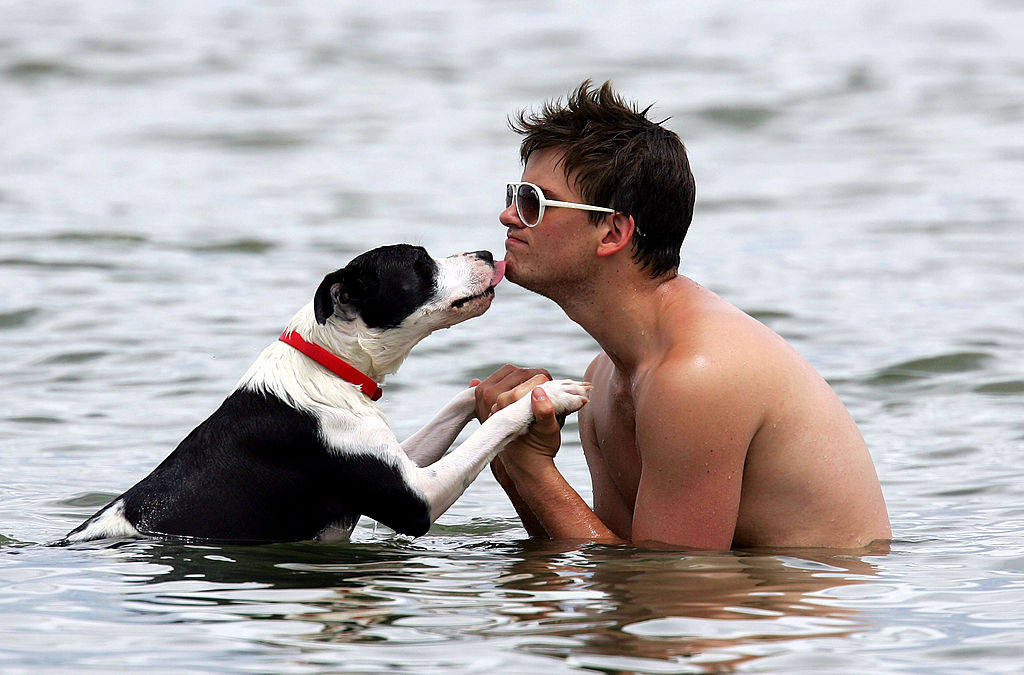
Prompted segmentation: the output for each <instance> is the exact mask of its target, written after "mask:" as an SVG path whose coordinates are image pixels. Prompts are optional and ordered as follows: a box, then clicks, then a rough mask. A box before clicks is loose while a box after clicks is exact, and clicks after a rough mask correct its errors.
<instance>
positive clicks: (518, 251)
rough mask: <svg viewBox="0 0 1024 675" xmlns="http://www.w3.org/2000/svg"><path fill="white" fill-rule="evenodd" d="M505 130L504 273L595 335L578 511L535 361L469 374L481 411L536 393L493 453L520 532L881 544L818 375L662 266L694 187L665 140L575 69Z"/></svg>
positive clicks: (873, 499) (620, 538) (879, 506)
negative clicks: (508, 156) (522, 431)
mask: <svg viewBox="0 0 1024 675" xmlns="http://www.w3.org/2000/svg"><path fill="white" fill-rule="evenodd" d="M513 128H514V130H515V131H517V132H518V133H520V134H522V135H523V142H522V146H521V156H522V159H523V162H524V165H525V169H524V171H523V177H522V180H523V182H524V183H528V184H525V185H524V184H522V183H520V184H512V185H511V186H510V187H509V192H508V195H507V197H506V202H507V204H506V208H505V210H504V211H503V212H502V213H501V216H500V220H501V223H502V224H503V225H504V226H505V227H506V228H508V233H507V234H508V238H507V239H506V242H505V249H506V258H505V261H506V268H505V276H506V277H507V278H508V279H509V280H511V281H512V282H514V283H516V284H519V285H520V286H523V287H525V288H528V289H530V290H532V291H534V292H537V293H540V294H542V295H544V296H546V297H548V298H551V299H552V300H554V301H555V302H556V303H558V305H560V306H561V307H562V309H563V310H564V311H565V313H566V314H567V315H568V316H569V318H571V319H572V320H573V321H575V322H577V323H578V324H580V325H581V326H582V327H583V328H584V329H585V330H586V331H587V332H588V333H589V334H590V335H592V336H593V337H594V338H595V339H596V340H597V342H598V343H599V344H600V346H601V348H602V349H603V351H602V352H601V354H599V355H598V356H597V358H595V359H594V361H593V363H591V365H590V367H589V368H588V370H587V373H586V379H587V380H588V381H589V382H591V383H593V391H592V392H591V400H590V403H589V404H588V405H586V406H585V407H584V408H583V410H582V411H580V418H579V425H580V437H581V440H582V443H583V449H584V453H585V455H586V459H587V464H588V465H589V467H590V474H591V478H592V481H593V493H594V506H593V509H591V507H590V506H588V505H587V504H586V502H585V501H584V500H583V499H582V498H581V497H580V496H579V494H578V493H577V492H576V491H575V490H574V489H573V488H572V487H571V486H570V485H569V484H568V483H567V482H566V480H565V478H564V477H563V476H562V475H561V473H560V472H559V471H558V469H557V468H556V467H555V464H554V461H553V458H554V456H555V454H556V452H557V451H558V447H559V443H560V426H559V422H558V420H556V419H555V416H554V414H553V411H552V407H551V405H550V403H549V402H548V401H547V400H546V399H545V398H544V393H543V390H541V389H537V388H536V386H537V384H538V383H540V382H542V381H543V380H545V379H547V378H548V377H550V376H549V375H548V374H547V372H546V371H543V370H538V369H521V368H516V367H513V366H505V367H504V368H501V369H499V370H498V371H496V372H495V373H494V374H492V375H491V376H490V377H488V378H487V379H486V380H484V381H483V382H482V383H480V384H479V385H478V387H477V416H478V417H479V418H480V419H485V418H486V417H487V416H488V415H489V414H490V413H491V412H492V411H493V410H496V409H499V408H501V407H504V406H505V405H507V404H508V403H510V402H511V401H513V400H516V399H517V398H520V397H522V396H525V395H530V396H532V403H533V408H534V412H535V414H536V417H537V421H536V422H535V423H534V424H533V426H532V427H531V431H530V433H529V434H527V435H526V436H524V437H522V438H521V439H519V440H518V441H516V442H514V443H513V444H512V445H510V446H509V448H507V449H506V450H505V451H504V452H503V453H502V454H501V455H500V456H499V458H498V459H496V460H495V461H494V463H493V464H492V470H493V472H494V474H495V476H496V477H497V478H498V481H499V482H500V484H501V485H502V487H503V488H504V490H505V492H506V493H507V494H508V496H509V498H510V499H511V501H512V503H513V505H514V506H515V507H516V510H517V512H518V513H519V515H520V517H521V519H522V521H523V524H524V526H525V527H526V529H527V531H528V532H529V533H530V534H531V535H533V536H538V537H549V538H552V539H579V540H592V541H598V542H608V543H616V542H618V543H622V542H631V543H633V544H635V545H639V546H656V547H674V548H698V549H713V550H726V549H730V548H749V547H764V546H770V547H789V546H794V547H832V548H861V547H864V546H866V545H868V544H870V543H871V542H873V541H876V540H885V539H888V538H889V537H890V536H891V531H890V528H889V518H888V514H887V512H886V508H885V502H884V500H883V497H882V491H881V487H880V486H879V482H878V477H877V475H876V473H875V469H874V465H873V464H872V461H871V456H870V455H869V453H868V449H867V447H866V446H865V443H864V440H863V438H862V437H861V434H860V432H859V431H858V430H857V426H856V424H855V423H854V421H853V419H852V418H851V416H850V414H849V413H848V412H847V410H846V408H845V407H844V406H843V404H842V403H841V402H840V400H839V399H838V397H837V396H836V395H835V393H834V392H833V391H832V389H831V388H830V387H829V386H828V384H827V383H826V382H825V381H824V380H823V379H822V378H821V376H819V375H818V373H817V372H815V370H814V368H812V367H811V366H810V365H809V364H808V363H807V362H806V361H805V360H804V359H803V358H801V357H800V355H799V354H797V352H796V351H795V350H794V349H793V348H792V347H790V346H789V345H788V344H787V343H786V342H785V341H784V340H783V339H782V338H781V337H779V336H778V335H777V334H775V333H774V332H772V331H771V330H769V329H768V328H767V327H766V326H764V325H763V324H761V323H759V322H758V321H756V320H755V319H753V318H752V317H750V316H748V315H747V314H744V313H743V312H742V311H740V310H739V309H737V308H736V307H734V306H732V305H731V304H729V303H728V302H726V301H725V300H723V299H722V298H720V297H718V296H717V295H715V294H714V293H712V292H711V291H709V290H707V289H705V288H703V287H701V286H700V285H698V284H697V283H695V282H693V281H691V280H690V279H688V278H686V277H684V276H682V275H680V274H678V272H677V267H678V265H679V249H680V246H681V245H682V241H683V237H684V236H685V234H686V230H687V228H688V226H689V224H690V220H691V218H692V215H693V200H694V183H693V176H692V174H691V172H690V168H689V163H688V161H687V158H686V151H685V149H684V147H683V144H682V143H681V141H680V140H679V138H678V136H676V134H675V133H673V132H671V131H669V130H668V129H665V128H663V127H662V126H661V125H660V124H657V123H654V122H652V121H650V120H648V119H647V117H646V110H644V111H638V110H637V109H636V107H635V106H633V105H631V104H629V103H627V102H625V101H623V100H622V99H621V98H620V97H619V96H618V95H617V94H615V92H614V91H613V90H612V89H611V87H610V84H608V83H605V85H604V86H603V87H601V88H600V89H595V88H592V87H591V86H590V83H589V82H584V83H583V85H581V87H580V88H579V89H578V90H576V91H575V92H574V93H573V94H572V95H571V96H570V97H569V99H568V101H566V103H565V104H564V105H563V104H561V103H560V102H557V101H556V102H552V103H548V104H547V105H546V106H545V107H544V108H543V109H542V110H541V111H540V112H539V113H536V114H531V115H526V114H525V113H524V114H520V115H519V117H518V118H517V119H516V120H514V122H513ZM535 186H536V187H535ZM536 188H540V190H542V192H543V194H542V195H539V194H537V192H536ZM541 197H542V199H541ZM551 200H557V201H559V202H561V204H560V205H559V204H552V203H551ZM566 203H570V204H571V205H572V206H570V205H569V204H566ZM581 205H597V207H596V208H595V207H594V206H587V207H586V208H580V207H581Z"/></svg>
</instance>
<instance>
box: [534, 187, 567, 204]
mask: <svg viewBox="0 0 1024 675" xmlns="http://www.w3.org/2000/svg"><path fill="white" fill-rule="evenodd" d="M536 185H537V187H539V188H540V191H541V193H542V194H543V195H544V196H545V197H546V198H548V199H554V200H555V201H565V200H564V199H562V198H561V197H559V196H558V193H556V192H552V191H551V190H549V189H548V188H546V187H544V186H543V185H541V184H540V183H537V184H536Z"/></svg>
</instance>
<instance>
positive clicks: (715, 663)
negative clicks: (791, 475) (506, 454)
mask: <svg viewBox="0 0 1024 675" xmlns="http://www.w3.org/2000/svg"><path fill="white" fill-rule="evenodd" d="M428 539H429V541H419V540H418V541H416V542H410V541H406V540H402V539H399V538H393V539H384V540H379V541H375V542H369V543H366V542H364V543H360V544H353V545H338V546H322V545H308V544H287V545H276V546H262V547H223V546H217V547H208V546H193V545H181V544H168V543H134V544H129V545H126V546H123V547H121V548H119V549H118V556H119V557H120V556H126V557H129V558H131V559H132V560H134V561H135V562H140V563H141V562H144V563H148V564H145V565H143V566H142V567H137V568H136V569H137V570H138V572H139V574H138V575H137V576H136V577H135V578H134V582H135V585H134V588H133V590H131V591H129V595H130V596H131V600H130V601H129V605H130V607H131V609H132V611H135V612H141V613H144V614H146V615H148V616H150V617H152V616H153V614H154V613H155V614H158V615H163V616H164V620H170V621H175V620H182V619H187V620H189V621H195V620H200V621H210V622H224V621H232V620H244V621H245V622H246V623H245V624H241V625H240V626H239V628H238V630H240V631H241V632H244V633H258V634H260V635H261V639H264V640H266V639H271V637H270V636H268V635H267V634H266V631H267V630H269V631H270V632H271V633H276V634H278V635H279V637H281V639H284V636H285V635H287V636H288V637H287V640H288V641H289V642H290V643H293V642H295V641H298V642H300V643H310V642H312V643H317V644H324V643H328V644H332V645H334V647H335V648H339V649H342V650H345V649H349V648H355V647H356V646H359V649H360V651H359V654H360V657H361V658H363V659H370V661H375V660H376V659H377V657H378V656H379V657H380V658H381V659H384V658H385V656H384V651H381V652H380V653H378V652H374V651H372V650H371V651H369V652H368V651H366V649H367V647H368V646H372V645H375V644H376V645H378V646H380V647H381V648H382V649H383V648H384V647H385V646H390V648H391V649H390V651H387V657H386V659H387V660H388V662H389V663H396V662H399V661H403V660H404V659H406V658H411V659H415V658H419V656H415V655H414V654H413V653H412V652H410V653H409V654H407V655H404V656H403V653H402V652H399V653H396V652H395V651H394V648H395V647H397V646H400V645H405V646H414V645H419V646H424V645H429V644H438V645H440V644H441V643H446V644H449V648H451V646H452V645H454V644H458V643H464V644H466V645H467V648H472V646H471V645H473V644H478V643H479V642H480V640H481V639H483V638H486V640H485V642H486V643H487V644H489V645H490V648H489V651H492V650H499V651H503V652H505V654H506V656H508V657H512V656H514V657H515V658H525V657H537V658H544V659H552V658H554V659H556V660H558V661H562V662H564V663H566V664H567V665H570V666H577V667H578V666H584V667H593V668H600V669H603V670H630V671H634V672H645V671H650V670H652V669H653V670H656V671H658V672H664V668H665V667H667V666H669V667H674V666H673V664H674V665H678V666H679V667H684V666H685V668H687V669H688V671H689V672H692V670H693V669H694V668H698V669H700V670H706V671H708V672H714V671H717V670H720V669H731V668H734V667H736V666H738V665H739V664H741V663H743V662H746V661H749V660H751V659H757V658H763V657H764V656H767V655H771V654H774V653H781V652H784V651H786V650H790V649H791V648H792V641H794V640H800V641H806V640H817V639H822V638H838V637H848V636H850V635H853V634H856V633H858V632H862V631H865V630H866V629H867V627H868V625H869V622H868V621H867V620H866V619H865V618H864V617H862V616H861V615H860V613H859V612H858V611H857V610H856V609H852V608H851V607H850V606H849V603H846V604H845V606H844V604H843V603H842V602H841V597H842V595H841V594H839V593H837V592H836V591H837V589H839V588H843V587H850V586H855V585H858V584H864V583H868V582H870V581H871V579H872V578H873V577H874V575H875V574H876V572H877V569H876V567H875V565H874V564H873V563H872V561H871V557H870V556H845V555H835V554H829V553H827V552H809V551H807V550H800V551H797V552H794V551H778V552H773V553H771V554H765V553H757V554H754V553H745V552H726V553H685V554H683V553H679V552H670V551H664V552H638V551H635V550H632V549H623V548H616V547H600V546H592V547H585V548H576V547H567V546H562V545H558V544H553V543H550V542H546V543H539V542H532V541H527V542H506V543H492V542H487V543H480V540H479V539H477V540H475V541H476V543H471V544H468V545H467V544H466V543H465V539H464V538H462V539H453V538H451V537H442V538H438V537H434V538H428ZM254 621H256V622H267V621H270V622H271V623H270V624H267V625H264V626H262V627H260V626H258V625H255V624H253V622H254ZM280 622H285V623H280ZM420 656H422V654H420ZM479 657H480V658H485V657H486V655H485V654H483V653H481V654H480V655H479ZM461 659H462V662H463V663H465V661H466V655H465V654H463V655H462V657H461ZM368 663H369V661H368ZM655 664H658V665H657V666H656V665H655Z"/></svg>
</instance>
